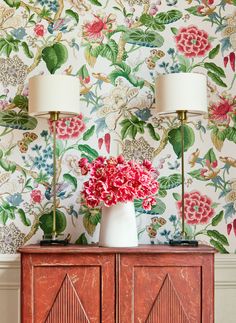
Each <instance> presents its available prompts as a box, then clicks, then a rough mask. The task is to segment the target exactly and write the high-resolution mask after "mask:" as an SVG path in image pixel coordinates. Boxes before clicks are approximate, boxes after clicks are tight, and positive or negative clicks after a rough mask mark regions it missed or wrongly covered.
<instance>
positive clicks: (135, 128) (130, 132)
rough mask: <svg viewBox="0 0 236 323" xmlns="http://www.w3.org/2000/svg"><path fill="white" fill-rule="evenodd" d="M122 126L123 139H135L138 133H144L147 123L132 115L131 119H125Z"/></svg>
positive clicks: (121, 123)
mask: <svg viewBox="0 0 236 323" xmlns="http://www.w3.org/2000/svg"><path fill="white" fill-rule="evenodd" d="M120 125H121V127H122V128H121V138H122V140H123V139H125V138H127V137H131V138H132V139H135V137H136V135H137V133H138V132H139V133H141V134H143V133H144V125H145V122H144V121H142V120H139V119H138V118H137V117H136V116H135V115H132V117H131V119H125V120H122V121H121V122H120Z"/></svg>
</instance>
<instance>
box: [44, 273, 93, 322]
mask: <svg viewBox="0 0 236 323" xmlns="http://www.w3.org/2000/svg"><path fill="white" fill-rule="evenodd" d="M45 323H89V319H88V317H87V315H86V312H85V310H84V308H83V305H82V303H81V301H80V299H79V296H78V294H77V293H76V290H75V288H74V286H73V283H72V281H71V280H70V277H69V276H68V275H66V276H65V278H64V280H63V282H62V284H61V287H60V289H59V291H58V294H57V296H56V298H55V301H54V303H53V305H52V308H51V309H50V311H49V313H48V316H47V318H46V320H45Z"/></svg>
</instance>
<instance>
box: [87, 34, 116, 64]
mask: <svg viewBox="0 0 236 323" xmlns="http://www.w3.org/2000/svg"><path fill="white" fill-rule="evenodd" d="M89 48H90V50H89V54H90V55H91V56H92V57H98V56H99V55H100V56H102V57H104V58H107V59H108V60H110V61H111V62H112V63H114V62H115V61H116V58H117V55H118V44H117V43H116V42H115V41H114V40H113V39H111V40H109V42H108V43H106V44H101V45H99V46H97V47H95V48H92V47H89Z"/></svg>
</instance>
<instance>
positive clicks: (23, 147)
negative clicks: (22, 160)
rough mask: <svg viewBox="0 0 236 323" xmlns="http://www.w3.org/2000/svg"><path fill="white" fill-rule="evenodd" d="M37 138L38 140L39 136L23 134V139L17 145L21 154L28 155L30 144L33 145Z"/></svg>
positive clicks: (29, 133)
mask: <svg viewBox="0 0 236 323" xmlns="http://www.w3.org/2000/svg"><path fill="white" fill-rule="evenodd" d="M37 138H38V136H37V135H36V134H35V133H33V132H25V133H24V134H23V138H22V139H21V140H19V141H17V145H18V147H19V149H20V152H22V153H26V152H27V150H28V148H29V144H31V143H32V142H33V141H34V140H36V139H37Z"/></svg>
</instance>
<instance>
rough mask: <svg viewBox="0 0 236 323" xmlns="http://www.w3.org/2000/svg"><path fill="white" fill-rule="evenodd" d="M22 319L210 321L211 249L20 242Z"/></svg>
mask: <svg viewBox="0 0 236 323" xmlns="http://www.w3.org/2000/svg"><path fill="white" fill-rule="evenodd" d="M20 252H21V256H22V276H21V277H22V282H21V284H22V288H21V301H22V306H21V319H22V321H21V322H22V323H84V322H91V323H95V322H96V323H99V322H101V323H103V322H104V323H113V322H116V323H118V322H119V323H136V322H137V323H138V322H139V323H142V322H143V323H144V322H145V323H213V322H214V272H213V269H214V252H215V251H214V249H213V248H211V247H209V246H201V245H200V246H199V247H197V248H195V247H172V246H167V245H164V246H161V245H155V246H153V245H150V246H148V245H142V246H138V247H135V248H103V247H98V246H96V245H94V246H78V245H69V246H66V247H58V246H50V247H40V246H38V245H31V246H25V247H23V248H21V249H20Z"/></svg>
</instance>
